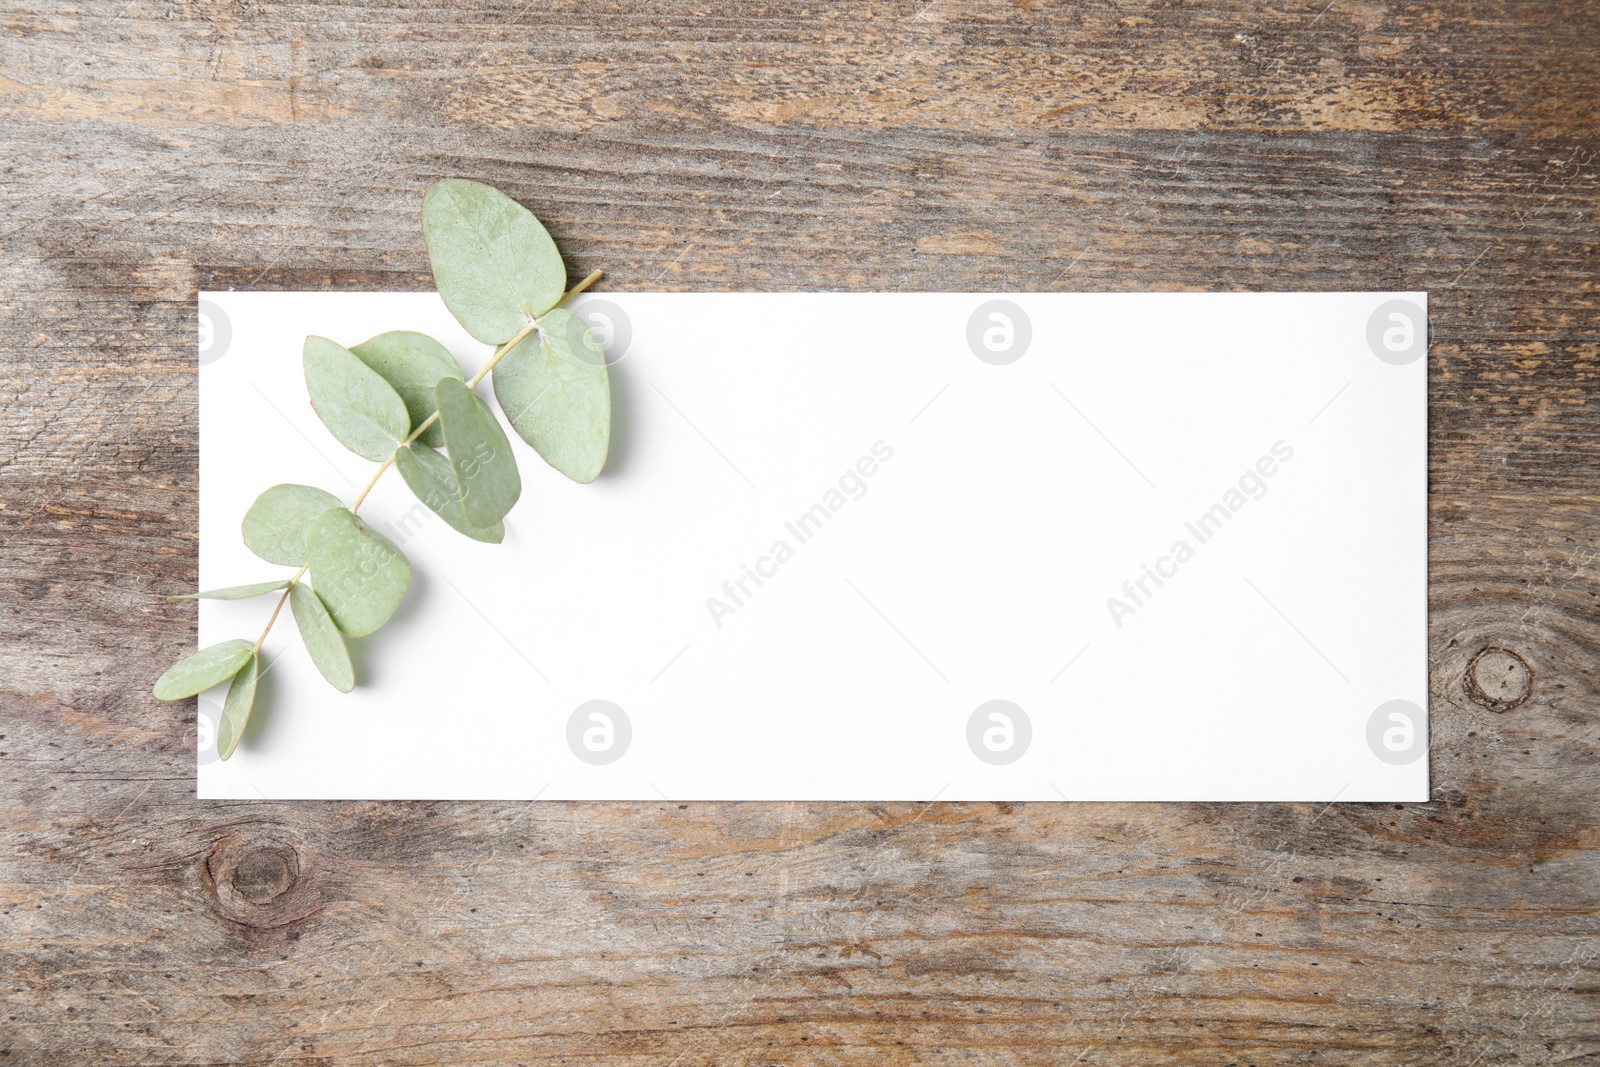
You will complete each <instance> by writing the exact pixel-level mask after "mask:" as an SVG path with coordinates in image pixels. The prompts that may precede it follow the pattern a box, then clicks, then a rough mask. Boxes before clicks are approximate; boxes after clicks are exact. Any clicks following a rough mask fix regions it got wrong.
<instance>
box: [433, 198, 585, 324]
mask: <svg viewBox="0 0 1600 1067" xmlns="http://www.w3.org/2000/svg"><path fill="white" fill-rule="evenodd" d="M422 235H423V237H424V239H426V241H427V242H428V259H429V260H430V261H431V262H432V264H433V281H434V285H436V286H437V287H438V289H439V295H440V296H441V297H443V298H444V303H445V307H447V308H449V309H450V313H451V314H452V315H454V316H455V317H456V319H457V321H459V322H460V323H461V325H462V326H464V327H465V328H466V331H467V332H468V333H470V334H471V335H472V336H474V337H476V338H477V339H478V340H480V341H483V342H485V343H487V344H492V345H496V344H501V343H503V342H506V341H509V340H511V338H513V337H515V336H516V335H517V334H518V333H520V332H521V331H522V329H523V328H524V327H525V326H527V325H528V324H529V323H530V322H532V321H533V320H534V319H535V318H536V317H538V316H540V315H543V314H544V313H545V312H546V311H548V310H550V309H551V308H552V307H554V306H555V304H556V301H558V300H560V299H561V297H562V295H563V293H565V291H566V285H567V268H566V266H565V265H564V264H563V263H562V262H561V253H560V252H558V251H556V243H555V242H554V241H552V240H551V239H550V234H549V233H548V232H546V231H545V228H544V226H543V224H541V223H540V222H539V220H538V219H537V218H535V217H534V215H533V212H531V211H529V210H528V209H527V208H525V207H523V206H522V205H521V204H519V203H517V202H516V201H515V200H513V199H511V198H510V197H509V196H507V195H506V194H504V193H502V192H501V191H500V190H498V189H495V188H492V187H491V186H487V185H482V184H480V183H478V182H469V181H462V180H459V179H454V178H451V179H446V180H445V181H440V182H435V183H434V184H433V185H432V186H430V187H429V188H428V192H427V194H426V195H425V196H424V197H423V198H422Z"/></svg>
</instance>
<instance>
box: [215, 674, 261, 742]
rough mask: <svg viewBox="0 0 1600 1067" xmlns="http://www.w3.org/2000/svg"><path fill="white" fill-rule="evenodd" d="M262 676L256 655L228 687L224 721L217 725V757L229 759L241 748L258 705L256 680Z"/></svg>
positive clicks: (223, 714)
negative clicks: (245, 730) (241, 742)
mask: <svg viewBox="0 0 1600 1067" xmlns="http://www.w3.org/2000/svg"><path fill="white" fill-rule="evenodd" d="M260 676H261V659H260V657H258V656H257V655H256V654H255V653H253V652H252V653H251V654H250V658H249V659H247V660H246V661H245V664H244V666H243V667H240V668H239V673H237V674H235V675H234V676H233V684H232V685H230V686H228V696H227V699H226V700H224V701H223V702H222V721H221V722H220V723H218V724H217V755H218V756H220V757H222V758H223V759H227V758H228V757H229V756H231V755H233V750H234V749H236V748H238V747H239V739H240V738H242V737H243V736H244V728H245V727H246V726H247V725H249V723H250V710H251V708H253V707H255V703H256V680H257V679H258V678H259V677H260Z"/></svg>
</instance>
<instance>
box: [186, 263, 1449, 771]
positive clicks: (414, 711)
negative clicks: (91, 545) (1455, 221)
mask: <svg viewBox="0 0 1600 1067" xmlns="http://www.w3.org/2000/svg"><path fill="white" fill-rule="evenodd" d="M199 303H200V322H201V349H200V363H201V366H200V370H199V378H200V446H201V447H200V489H201V492H200V586H201V588H210V587H214V586H223V585H238V584H243V583H247V582H256V581H267V580H270V579H274V578H284V577H288V576H289V574H290V573H291V571H290V569H289V568H283V567H276V566H273V565H271V564H267V563H264V562H262V561H261V560H258V559H256V558H255V557H254V556H252V555H251V554H250V552H249V551H248V550H247V549H246V547H245V545H244V543H243V541H242V539H241V537H240V533H239V524H240V520H241V518H242V517H243V515H244V513H245V510H246V509H247V508H248V507H249V505H250V503H251V501H252V500H254V498H255V497H256V496H257V495H258V494H259V493H260V492H261V491H262V490H264V489H266V488H267V487H269V486H271V485H274V484H277V483H280V482H300V483H305V484H308V485H314V486H319V487H321V488H324V489H326V490H328V491H330V492H332V493H334V494H335V495H337V496H339V497H341V498H342V499H343V500H344V501H345V502H346V503H349V502H350V501H352V500H353V499H354V498H355V496H356V493H357V492H358V491H359V490H360V488H361V486H363V485H364V484H366V482H367V480H368V479H369V478H370V477H371V474H372V472H373V470H374V469H375V465H374V464H372V463H369V462H368V461H366V460H363V459H361V458H359V457H357V456H355V455H353V454H351V453H349V452H346V451H345V450H344V449H343V448H342V447H340V445H339V444H338V443H337V442H336V441H335V440H334V438H333V437H332V435H331V434H329V433H328V431H327V430H326V429H325V428H324V427H323V426H322V424H321V422H320V421H319V420H318V418H317V416H316V414H315V413H314V412H313V410H312V408H311V406H310V404H309V402H308V400H307V395H306V387H305V382H304V380H303V377H302V370H301V346H302V344H303V342H304V339H305V337H306V336H307V335H308V334H318V335H322V336H326V337H329V338H332V339H333V340H335V341H338V342H339V343H341V344H343V345H346V346H351V345H355V344H357V343H359V342H361V341H364V340H366V339H367V338H369V337H371V336H373V335H375V334H378V333H382V332H384V331H387V330H397V329H407V330H418V331H421V332H423V333H427V334H430V335H432V336H433V337H435V338H437V339H438V340H439V341H440V342H442V343H443V344H444V345H445V346H446V347H447V348H449V349H450V351H451V352H452V353H454V354H455V356H456V357H457V358H458V359H459V360H460V362H461V364H462V366H463V367H464V368H465V369H466V371H467V373H468V374H471V373H472V372H474V371H476V370H477V369H478V368H479V367H481V366H482V365H483V364H484V363H485V362H486V361H487V360H488V358H489V356H490V355H491V350H490V349H489V347H488V346H486V345H483V344H480V343H478V342H476V341H474V340H472V339H471V338H470V337H468V336H467V334H466V333H464V332H463V331H462V329H461V328H460V327H459V326H458V325H457V324H456V322H455V320H454V319H453V318H452V317H451V316H450V314H449V312H448V311H447V310H446V309H445V307H444V305H443V303H442V302H441V301H440V300H439V298H438V297H437V296H435V295H434V294H431V293H231V292H229V293H204V294H201V297H200V302H199ZM572 307H573V310H574V311H576V312H578V313H579V314H580V315H581V316H582V317H583V318H585V319H587V320H588V321H589V322H590V324H591V325H592V326H593V327H594V329H595V331H596V334H597V336H598V337H599V338H600V340H601V341H602V343H603V344H604V346H605V348H606V353H607V359H608V361H609V362H610V364H611V370H610V374H611V389H612V396H613V421H612V445H611V455H610V458H609V461H608V464H607V467H606V470H605V472H604V473H603V474H602V475H601V476H600V478H599V479H598V480H597V481H595V482H594V483H592V484H589V485H579V484H576V483H573V482H571V481H568V480H567V479H566V478H565V477H563V476H562V475H561V474H559V473H557V472H556V471H555V470H553V469H551V468H550V467H549V466H547V465H546V464H545V463H544V462H543V460H541V459H540V458H539V456H538V455H537V454H536V453H535V452H534V451H533V450H532V449H531V448H528V447H527V446H526V445H524V444H523V443H522V442H521V441H520V440H516V439H515V438H513V447H514V449H515V451H516V457H517V461H518V464H519V466H520V468H521V471H522V481H523V491H522V496H521V499H520V500H519V502H518V503H517V505H516V507H515V509H514V510H513V511H512V512H511V513H510V515H509V516H507V518H506V520H505V526H506V536H505V540H504V542H503V543H502V544H499V545H489V544H481V543H478V542H475V541H471V540H468V539H467V538H465V537H463V536H461V535H460V534H458V533H456V532H455V531H454V530H453V529H451V528H450V526H449V525H447V524H446V523H445V522H444V521H443V520H442V519H440V518H438V517H437V516H435V515H434V514H433V513H432V512H430V511H429V510H428V509H427V508H425V507H424V506H422V505H421V504H420V503H419V502H418V501H417V500H416V499H415V498H414V497H413V496H412V495H411V494H410V492H409V490H408V489H407V488H406V486H405V484H404V483H403V482H402V480H401V479H400V478H399V477H398V476H397V475H395V474H394V473H393V472H390V473H388V474H386V475H385V476H384V477H383V478H382V479H381V480H380V481H379V483H378V485H377V487H376V489H375V490H374V491H373V493H372V495H371V496H370V497H369V498H368V500H367V501H366V502H365V503H364V504H363V506H362V509H361V516H362V518H363V520H364V521H366V522H367V523H368V524H369V525H370V527H371V528H372V529H374V530H376V531H378V532H379V533H381V534H383V535H384V536H385V537H387V538H388V539H389V540H390V541H392V542H393V543H394V544H395V545H396V546H398V547H399V548H400V549H401V551H403V552H404V553H405V554H406V556H407V557H408V558H409V559H410V561H411V564H412V569H413V577H412V584H411V586H410V588H409V590H408V591H407V594H406V598H405V600H404V602H403V603H402V606H401V608H400V611H399V613H398V614H397V615H396V617H395V618H394V619H393V620H392V621H391V622H390V623H389V625H388V626H387V627H386V628H384V629H383V630H382V631H380V632H379V633H377V634H375V635H373V636H372V637H368V638H364V639H361V640H357V641H352V642H351V648H352V656H353V659H354V660H355V664H356V675H357V682H358V684H357V687H356V689H355V691H354V692H353V693H350V694H348V695H344V694H340V693H338V692H336V691H335V690H333V689H332V688H331V687H329V686H328V685H327V683H325V682H324V681H323V680H322V678H321V677H320V675H319V674H318V673H317V671H316V669H315V668H314V667H313V665H312V663H311V661H310V660H309V658H308V657H307V655H306V653H305V651H304V650H303V649H302V648H301V647H300V646H299V639H298V637H297V635H296V633H295V630H294V623H293V621H292V620H290V619H289V618H288V613H287V612H285V613H284V617H283V618H280V619H279V620H278V623H277V625H276V627H275V628H274V629H273V631H272V633H271V635H270V636H269V637H268V639H267V641H266V643H265V645H264V646H263V654H264V660H263V663H264V664H265V665H267V669H266V673H265V675H264V676H263V679H262V683H261V686H262V688H261V695H260V697H259V698H258V702H257V711H256V714H255V717H254V719H253V720H252V722H251V725H250V728H249V730H248V731H247V733H246V735H245V738H244V741H243V743H242V744H241V745H240V747H239V749H238V751H237V752H236V753H235V754H234V755H233V757H232V758H230V759H229V760H227V761H225V762H224V761H220V760H218V759H217V758H216V751H215V747H214V744H211V747H210V748H208V747H207V746H208V743H209V742H208V739H214V726H215V722H216V719H217V716H218V715H219V712H220V704H221V693H220V691H214V692H212V693H210V694H206V695H203V696H202V697H201V700H200V704H199V714H200V717H201V722H200V730H199V736H200V745H201V747H200V753H199V762H200V766H199V772H198V791H199V795H200V796H201V797H232V798H263V797H264V798H274V799H277V798H283V799H288V798H373V799H385V798H395V799H400V798H461V799H468V798H494V799H531V798H540V799H617V800H652V801H660V800H663V799H667V800H673V801H679V800H682V801H687V800H713V799H718V800H883V801H888V800H905V801H927V800H934V799H940V800H995V801H1025V800H1047V801H1059V800H1279V801H1332V800H1340V801H1377V800H1384V801H1418V800H1426V799H1427V798H1428V760H1427V752H1428V717H1427V711H1426V709H1427V682H1428V675H1427V639H1426V624H1427V616H1426V603H1427V600H1426V598H1427V589H1426V586H1427V525H1426V523H1427V512H1426V506H1427V501H1426V495H1427V456H1426V398H1427V390H1426V367H1427V359H1426V352H1427V298H1426V295H1425V294H1422V293H1293V294H1288V293H1258V294H1231V293H1230V294H1219V293H1149V294H1093V293H1090V294H1023V293H1012V294H974V293H872V294H846V293H782V294H779V293H726V294H722V293H717V294H710V293H707V294H698V293H697V294H687V293H632V294H622V293H603V294H586V295H584V296H582V297H580V298H579V299H577V300H576V301H574V302H573V304H572ZM478 391H479V394H480V395H482V396H483V397H484V398H485V399H486V400H487V401H488V402H489V403H490V404H491V405H493V404H494V399H493V394H492V391H491V390H490V389H489V387H488V384H487V383H485V384H484V385H483V386H480V387H479V390H478ZM184 591H186V590H173V592H184ZM272 603H273V601H272V600H271V599H258V600H248V601H235V602H212V601H207V602H203V603H201V605H200V608H199V610H200V643H201V645H207V644H211V643H214V642H218V641H223V640H226V639H229V638H236V637H242V638H247V639H249V640H252V641H253V640H254V638H255V636H256V635H257V634H258V633H259V632H260V630H261V628H262V626H263V625H264V624H265V621H266V616H267V615H268V614H269V613H270V611H271V607H272Z"/></svg>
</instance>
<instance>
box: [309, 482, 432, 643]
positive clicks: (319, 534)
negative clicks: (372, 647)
mask: <svg viewBox="0 0 1600 1067" xmlns="http://www.w3.org/2000/svg"><path fill="white" fill-rule="evenodd" d="M306 547H307V551H308V554H309V556H310V561H311V580H312V582H313V583H315V585H316V587H317V595H318V596H319V597H321V598H322V603H323V604H324V605H326V606H327V608H328V614H330V615H332V616H333V621H334V625H336V626H338V627H339V629H340V630H342V631H343V632H344V633H346V634H348V635H349V636H351V637H365V636H366V635H367V634H370V633H372V632H373V631H374V630H376V629H377V628H378V627H380V626H382V625H383V624H384V623H386V622H388V621H389V616H391V615H393V614H394V612H395V609H396V608H398V607H399V606H400V601H401V599H402V598H404V596H405V595H406V587H407V586H408V585H410V584H411V564H410V563H408V562H406V557H405V556H403V555H402V554H401V553H400V550H399V549H398V548H396V547H394V545H392V544H390V543H389V542H388V540H386V539H385V538H384V537H383V536H382V535H381V534H377V533H374V532H372V531H371V530H369V529H367V527H366V525H365V524H364V523H362V521H361V520H360V519H358V518H356V517H355V516H354V515H352V514H350V512H348V511H346V510H345V509H344V508H331V509H329V510H328V511H324V512H323V513H322V514H321V515H319V516H317V518H316V520H315V521H314V522H312V524H311V536H310V537H309V538H308V539H307V543H306Z"/></svg>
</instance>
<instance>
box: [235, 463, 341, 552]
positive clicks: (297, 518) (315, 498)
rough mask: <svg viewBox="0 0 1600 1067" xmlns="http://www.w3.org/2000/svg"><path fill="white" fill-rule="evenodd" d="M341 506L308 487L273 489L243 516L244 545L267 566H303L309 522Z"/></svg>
mask: <svg viewBox="0 0 1600 1067" xmlns="http://www.w3.org/2000/svg"><path fill="white" fill-rule="evenodd" d="M343 506H344V505H343V504H341V503H340V502H339V498H338V497H336V496H334V495H333V494H332V493H325V492H323V491H322V490H321V489H316V488H314V487H312V486H309V485H293V484H288V483H286V484H284V485H275V486H273V487H272V488H271V489H268V490H267V491H266V492H265V493H262V494H261V495H260V496H258V497H256V502H255V503H254V504H251V505H250V510H249V511H247V512H245V513H244V524H243V531H244V543H245V544H246V545H248V546H249V547H250V551H252V552H254V553H255V554H256V555H258V556H260V557H261V558H262V559H264V560H266V561H267V562H268V563H281V564H283V565H284V566H285V567H300V566H304V564H305V562H306V531H307V530H309V529H310V528H311V520H312V519H314V518H316V517H317V516H318V515H321V514H322V513H323V512H324V511H327V510H328V509H329V508H338V507H343Z"/></svg>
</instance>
